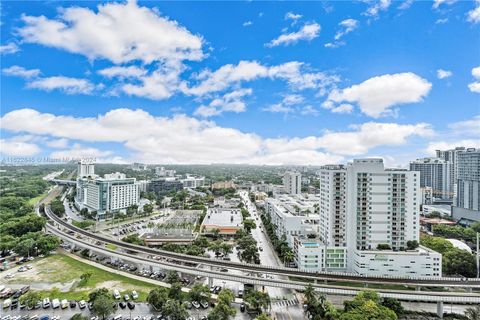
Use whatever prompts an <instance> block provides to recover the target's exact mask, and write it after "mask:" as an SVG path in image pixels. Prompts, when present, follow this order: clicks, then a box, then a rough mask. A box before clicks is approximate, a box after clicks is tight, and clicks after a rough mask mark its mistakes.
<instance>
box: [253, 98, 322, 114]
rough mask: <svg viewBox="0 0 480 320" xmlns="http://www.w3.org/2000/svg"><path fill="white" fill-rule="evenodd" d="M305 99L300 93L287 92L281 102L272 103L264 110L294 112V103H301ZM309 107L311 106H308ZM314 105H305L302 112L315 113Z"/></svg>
mask: <svg viewBox="0 0 480 320" xmlns="http://www.w3.org/2000/svg"><path fill="white" fill-rule="evenodd" d="M304 100H305V99H304V98H303V96H301V95H299V94H287V95H285V96H284V97H283V99H282V101H281V102H280V103H275V104H272V105H270V106H268V107H265V108H263V109H262V111H266V112H272V113H285V114H287V113H294V112H295V111H296V110H295V108H294V107H293V106H294V105H298V104H301V103H302V102H303V101H304ZM308 107H309V108H308ZM314 111H315V110H313V107H312V106H307V107H304V108H303V109H302V110H301V111H300V113H301V114H303V115H305V114H307V113H309V112H312V113H314Z"/></svg>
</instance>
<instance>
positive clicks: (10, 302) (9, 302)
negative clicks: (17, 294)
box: [3, 299, 12, 309]
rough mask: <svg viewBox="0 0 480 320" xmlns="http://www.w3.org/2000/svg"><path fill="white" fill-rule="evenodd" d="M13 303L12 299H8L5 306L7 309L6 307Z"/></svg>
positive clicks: (4, 302) (4, 303)
mask: <svg viewBox="0 0 480 320" xmlns="http://www.w3.org/2000/svg"><path fill="white" fill-rule="evenodd" d="M11 304H12V299H7V300H5V301H3V308H4V309H6V308H8V307H10V305H11Z"/></svg>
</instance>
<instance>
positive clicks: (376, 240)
mask: <svg viewBox="0 0 480 320" xmlns="http://www.w3.org/2000/svg"><path fill="white" fill-rule="evenodd" d="M419 175H420V174H419V173H418V172H414V171H407V170H400V169H399V170H393V169H392V170H389V169H387V170H385V168H384V166H383V160H382V159H360V160H354V161H353V163H350V164H349V165H348V167H347V177H348V178H347V180H348V186H347V188H348V190H349V191H348V192H347V207H348V209H347V212H348V213H347V220H348V223H347V228H349V229H348V230H347V232H348V234H349V235H353V234H356V238H353V239H352V237H350V238H349V239H348V244H349V248H351V249H356V250H372V249H376V248H377V247H378V245H380V244H386V245H388V246H389V247H390V248H392V250H394V251H399V250H404V249H405V248H406V246H407V241H408V240H417V241H419V231H420V226H419V218H420V217H419V213H420V201H421V191H420V177H419Z"/></svg>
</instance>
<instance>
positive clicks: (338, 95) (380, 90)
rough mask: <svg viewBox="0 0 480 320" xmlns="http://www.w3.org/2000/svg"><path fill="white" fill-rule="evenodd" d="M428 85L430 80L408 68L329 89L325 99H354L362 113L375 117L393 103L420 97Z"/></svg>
mask: <svg viewBox="0 0 480 320" xmlns="http://www.w3.org/2000/svg"><path fill="white" fill-rule="evenodd" d="M431 87H432V84H431V83H430V82H428V81H427V80H425V79H423V78H421V77H419V76H417V75H416V74H414V73H411V72H406V73H396V74H385V75H381V76H377V77H373V78H370V79H368V80H366V81H364V82H362V83H360V84H357V85H353V86H351V87H349V88H345V89H342V90H333V91H332V92H330V94H329V96H328V101H331V103H341V102H344V101H345V102H353V103H357V104H358V106H359V107H360V109H361V111H362V112H363V113H365V114H366V115H368V116H371V117H374V118H378V117H381V116H384V115H387V114H389V113H391V112H392V109H391V108H392V107H393V106H396V105H400V104H406V103H414V102H420V101H422V100H423V98H424V97H426V96H427V95H428V93H429V91H430V89H431ZM330 109H333V107H332V108H330Z"/></svg>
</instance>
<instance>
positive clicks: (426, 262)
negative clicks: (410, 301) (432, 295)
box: [352, 246, 442, 277]
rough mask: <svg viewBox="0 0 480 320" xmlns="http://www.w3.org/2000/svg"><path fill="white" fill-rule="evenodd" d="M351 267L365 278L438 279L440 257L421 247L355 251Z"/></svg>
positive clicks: (440, 271) (440, 269)
mask: <svg viewBox="0 0 480 320" xmlns="http://www.w3.org/2000/svg"><path fill="white" fill-rule="evenodd" d="M352 267H353V270H352V271H353V272H355V273H358V274H362V275H367V276H369V275H372V276H399V275H402V276H410V277H440V276H441V275H442V255H441V254H440V253H438V252H435V251H433V250H431V249H428V248H426V247H423V246H420V247H419V248H417V249H416V250H412V251H409V250H407V251H390V250H389V251H385V252H384V251H379V250H373V251H369V250H361V251H360V250H355V251H354V263H353V265H352Z"/></svg>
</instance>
